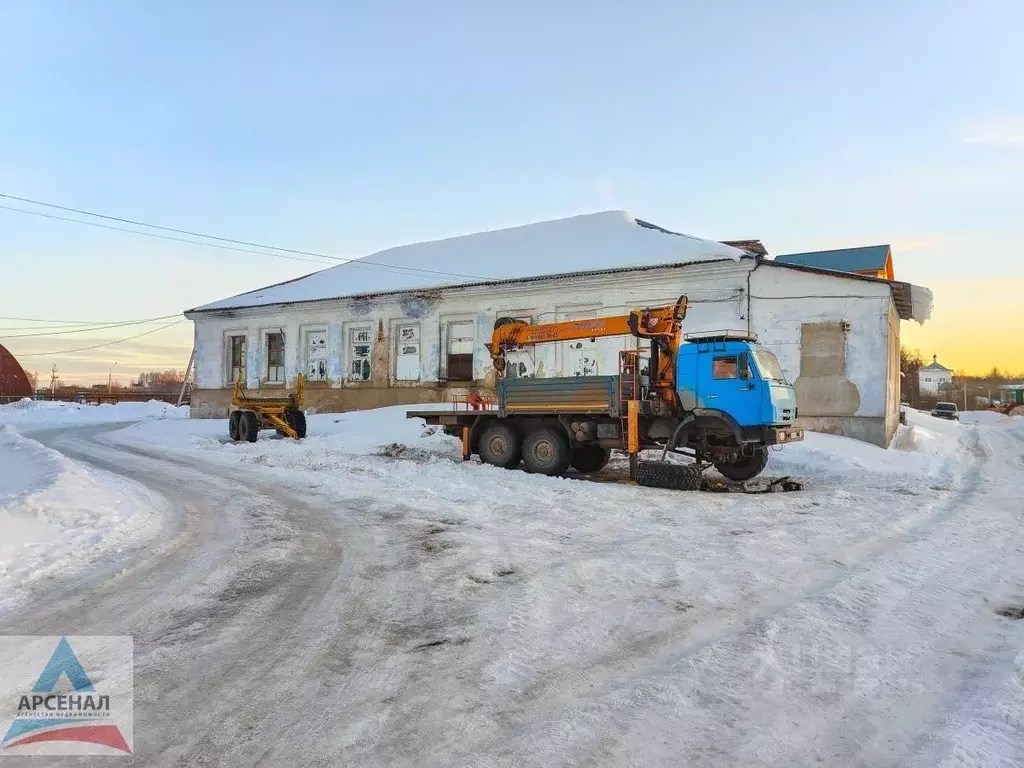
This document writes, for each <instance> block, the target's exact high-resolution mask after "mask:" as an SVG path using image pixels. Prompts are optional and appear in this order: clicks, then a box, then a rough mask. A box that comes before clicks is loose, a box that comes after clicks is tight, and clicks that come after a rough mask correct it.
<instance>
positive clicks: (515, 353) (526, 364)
mask: <svg viewBox="0 0 1024 768" xmlns="http://www.w3.org/2000/svg"><path fill="white" fill-rule="evenodd" d="M502 317H510V318H512V319H513V320H515V321H516V322H519V323H526V324H527V325H532V324H533V316H532V315H528V314H525V313H522V312H519V313H513V314H510V315H502ZM533 374H534V364H533V351H532V346H531V348H530V349H510V350H509V351H507V352H506V353H505V378H506V379H523V378H527V377H529V376H533Z"/></svg>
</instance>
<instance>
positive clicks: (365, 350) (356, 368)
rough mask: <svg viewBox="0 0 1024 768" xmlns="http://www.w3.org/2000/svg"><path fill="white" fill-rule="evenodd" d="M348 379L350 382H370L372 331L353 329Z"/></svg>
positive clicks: (350, 339) (350, 336) (349, 352)
mask: <svg viewBox="0 0 1024 768" xmlns="http://www.w3.org/2000/svg"><path fill="white" fill-rule="evenodd" d="M348 340H349V343H348V359H349V364H348V365H349V367H348V378H349V380H350V381H369V380H370V329H369V328H353V329H352V330H350V331H349V336H348Z"/></svg>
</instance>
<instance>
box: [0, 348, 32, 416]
mask: <svg viewBox="0 0 1024 768" xmlns="http://www.w3.org/2000/svg"><path fill="white" fill-rule="evenodd" d="M33 394H35V392H33V390H32V382H30V381H29V380H28V376H27V375H25V369H24V368H22V367H21V364H20V363H19V362H18V361H17V360H16V359H15V357H14V355H12V354H11V353H10V352H8V351H7V349H6V348H5V347H3V346H2V345H0V403H9V402H11V401H12V400H19V399H21V398H23V397H32V395H33Z"/></svg>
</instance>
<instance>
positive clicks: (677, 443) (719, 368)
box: [407, 296, 803, 490]
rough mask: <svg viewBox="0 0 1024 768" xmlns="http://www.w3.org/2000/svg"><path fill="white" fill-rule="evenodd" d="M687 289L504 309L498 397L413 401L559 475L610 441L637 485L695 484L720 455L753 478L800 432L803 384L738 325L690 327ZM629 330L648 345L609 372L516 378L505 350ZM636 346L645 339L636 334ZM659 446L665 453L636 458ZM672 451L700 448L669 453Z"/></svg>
mask: <svg viewBox="0 0 1024 768" xmlns="http://www.w3.org/2000/svg"><path fill="white" fill-rule="evenodd" d="M686 309H687V299H686V296H680V297H679V299H678V300H677V301H676V302H675V304H673V305H670V306H664V307H654V308H646V309H634V310H632V311H630V312H629V314H626V315H618V316H611V317H600V318H591V319H585V320H570V321H566V322H557V323H544V324H536V325H533V324H529V323H526V322H523V321H521V320H516V319H512V318H505V317H500V318H498V319H497V320H496V321H495V323H494V331H493V334H492V337H491V342H490V344H488V345H487V349H488V352H489V353H490V356H491V361H492V364H493V366H494V369H495V371H496V373H497V375H498V378H497V385H496V390H497V398H496V400H495V401H494V402H493V405H492V404H489V403H485V402H484V401H483V399H482V398H479V397H476V398H473V399H472V400H471V401H470V402H469V403H467V407H466V408H464V409H458V408H455V409H453V410H451V411H409V412H408V413H407V417H408V418H420V419H423V420H424V421H425V422H426V423H428V424H437V425H440V426H441V427H442V428H443V429H444V430H445V432H447V433H448V434H451V435H455V436H457V437H460V438H461V440H462V452H463V458H464V459H469V458H470V457H471V456H472V455H473V454H477V455H478V456H479V457H480V458H481V460H483V461H484V462H486V463H488V464H492V465H494V466H497V467H504V468H507V469H511V468H514V467H518V466H519V465H520V463H522V464H525V466H526V469H527V470H528V471H530V472H535V473H540V474H545V475H560V474H563V473H564V472H566V470H568V469H569V467H573V468H574V469H576V470H577V471H578V472H581V473H589V472H596V471H598V470H600V469H601V468H602V467H604V465H605V464H606V463H607V462H608V458H609V455H610V452H611V451H612V450H624V451H627V452H628V454H629V469H630V478H631V479H634V480H636V481H637V482H638V483H639V484H640V485H647V486H653V487H663V488H677V489H680V490H695V489H697V488H698V487H699V486H700V481H701V474H702V473H703V471H704V470H705V469H707V468H708V467H710V466H714V467H715V468H716V469H717V470H718V471H719V472H720V473H721V474H722V475H723V476H725V477H726V478H728V479H730V480H734V481H738V482H743V481H746V480H750V479H752V478H754V477H756V476H757V475H758V474H760V473H761V471H762V470H763V469H764V468H765V466H766V464H767V461H768V449H769V448H770V447H771V446H775V445H783V444H785V443H791V442H795V441H798V440H802V439H803V430H802V429H801V428H799V427H797V426H795V422H796V419H797V415H798V413H797V405H796V395H795V392H794V389H793V385H792V384H790V383H789V382H788V381H787V380H786V377H785V374H784V373H783V370H782V367H781V366H780V365H779V361H778V360H777V359H776V357H775V355H774V354H772V352H771V351H770V350H768V349H767V348H765V347H763V346H761V345H759V344H758V343H757V339H756V337H754V336H752V335H750V334H748V333H744V332H736V331H716V332H710V333H702V334H684V333H683V320H684V318H685V317H686ZM625 336H632V337H634V338H636V339H638V340H646V341H648V342H649V349H628V350H623V351H621V352H620V353H619V370H618V374H617V375H613V376H571V377H551V378H520V377H509V376H506V375H504V373H505V368H506V361H505V355H506V353H508V352H510V351H512V350H517V349H522V348H524V347H529V346H531V345H537V344H549V343H558V342H567V341H574V340H583V339H590V340H596V339H598V338H610V337H625ZM637 346H638V347H639V346H640V344H638V345H637ZM651 450H658V451H660V452H661V457H660V460H648V461H641V460H640V458H639V457H640V452H641V451H651ZM669 453H673V454H681V455H683V456H688V457H691V458H692V459H693V462H692V463H687V464H681V463H674V462H669V461H667V457H668V454H669Z"/></svg>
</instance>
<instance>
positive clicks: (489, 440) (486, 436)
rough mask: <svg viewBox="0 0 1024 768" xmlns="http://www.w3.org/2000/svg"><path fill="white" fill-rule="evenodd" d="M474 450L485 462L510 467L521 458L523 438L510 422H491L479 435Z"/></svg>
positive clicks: (517, 464) (517, 463)
mask: <svg viewBox="0 0 1024 768" xmlns="http://www.w3.org/2000/svg"><path fill="white" fill-rule="evenodd" d="M476 452H477V453H478V454H479V455H480V458H481V459H482V460H483V461H484V463H485V464H491V465H492V466H495V467H501V468H502V469H512V468H514V467H518V466H519V462H520V461H522V460H523V438H522V436H521V435H520V434H519V430H517V429H516V428H515V427H513V426H512V425H511V424H504V423H501V422H499V423H497V424H491V425H490V426H488V427H487V429H485V430H484V433H483V434H482V435H480V439H479V440H478V441H477V447H476Z"/></svg>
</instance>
